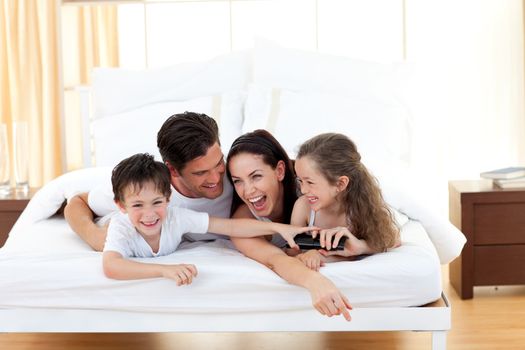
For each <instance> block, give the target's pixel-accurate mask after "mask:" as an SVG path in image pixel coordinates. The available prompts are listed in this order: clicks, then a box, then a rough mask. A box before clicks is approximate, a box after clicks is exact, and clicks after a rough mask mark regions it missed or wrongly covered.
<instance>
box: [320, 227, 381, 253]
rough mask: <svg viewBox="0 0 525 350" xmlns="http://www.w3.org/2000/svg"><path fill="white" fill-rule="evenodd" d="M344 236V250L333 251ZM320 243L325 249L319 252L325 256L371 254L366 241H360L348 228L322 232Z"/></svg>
mask: <svg viewBox="0 0 525 350" xmlns="http://www.w3.org/2000/svg"><path fill="white" fill-rule="evenodd" d="M343 236H344V237H346V241H345V245H344V249H343V250H334V251H332V250H331V249H332V248H335V247H337V245H338V244H339V241H340V240H341V238H342V237H343ZM314 237H315V233H314ZM319 241H320V243H321V247H324V248H325V249H321V250H319V253H321V254H322V255H323V256H330V255H340V256H355V255H361V254H368V253H371V251H370V248H369V247H368V244H367V243H366V241H365V240H364V239H358V238H357V237H356V236H354V235H353V234H352V233H351V232H350V231H349V230H348V228H346V227H334V228H331V229H324V230H320V231H319Z"/></svg>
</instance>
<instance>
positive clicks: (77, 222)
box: [64, 193, 107, 251]
mask: <svg viewBox="0 0 525 350" xmlns="http://www.w3.org/2000/svg"><path fill="white" fill-rule="evenodd" d="M64 216H65V219H66V221H67V222H68V224H69V226H71V228H72V229H73V231H75V233H76V234H78V235H79V236H80V238H82V239H83V240H84V241H85V242H86V243H87V244H89V245H90V246H91V247H92V248H93V249H94V250H96V251H102V249H103V248H104V243H105V242H106V231H107V229H106V227H99V226H97V225H96V224H95V221H94V214H93V212H92V211H91V209H90V208H89V206H88V204H87V193H82V194H79V195H77V196H75V197H73V198H71V199H70V200H69V202H68V203H67V205H66V207H65V208H64Z"/></svg>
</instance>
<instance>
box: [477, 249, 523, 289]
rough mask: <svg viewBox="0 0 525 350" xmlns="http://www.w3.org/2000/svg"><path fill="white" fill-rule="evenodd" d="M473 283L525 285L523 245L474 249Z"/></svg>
mask: <svg viewBox="0 0 525 350" xmlns="http://www.w3.org/2000/svg"><path fill="white" fill-rule="evenodd" d="M474 264H475V266H476V269H475V270H474V283H475V284H476V285H487V286H490V285H506V284H524V283H525V244H517V245H501V246H479V247H474Z"/></svg>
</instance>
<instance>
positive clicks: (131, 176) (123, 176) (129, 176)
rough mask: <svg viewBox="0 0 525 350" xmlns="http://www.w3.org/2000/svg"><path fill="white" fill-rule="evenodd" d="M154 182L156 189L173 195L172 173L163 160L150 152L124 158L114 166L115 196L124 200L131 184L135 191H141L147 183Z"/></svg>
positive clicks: (165, 194)
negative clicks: (155, 157) (159, 160)
mask: <svg viewBox="0 0 525 350" xmlns="http://www.w3.org/2000/svg"><path fill="white" fill-rule="evenodd" d="M148 182H152V183H153V184H154V185H155V189H156V190H158V191H159V192H160V193H162V194H163V195H164V196H165V197H166V198H168V199H169V198H170V196H171V175H170V171H169V169H168V167H167V166H166V165H165V164H163V163H162V162H158V161H155V159H154V157H153V156H152V155H151V154H148V153H137V154H135V155H133V156H131V157H129V158H126V159H124V160H122V161H121V162H120V163H118V164H117V166H116V167H115V168H113V172H112V174H111V184H112V185H113V196H114V197H113V198H114V199H115V200H118V201H120V202H124V191H125V189H126V188H128V187H129V186H130V185H132V186H133V189H134V192H139V191H140V190H141V189H142V188H143V187H144V185H145V184H146V183H148Z"/></svg>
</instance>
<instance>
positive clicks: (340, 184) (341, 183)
mask: <svg viewBox="0 0 525 350" xmlns="http://www.w3.org/2000/svg"><path fill="white" fill-rule="evenodd" d="M349 183H350V179H349V178H348V176H344V175H343V176H339V179H337V185H336V186H337V190H338V191H339V192H342V191H344V190H346V188H347V187H348V184H349Z"/></svg>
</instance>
